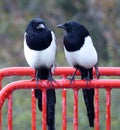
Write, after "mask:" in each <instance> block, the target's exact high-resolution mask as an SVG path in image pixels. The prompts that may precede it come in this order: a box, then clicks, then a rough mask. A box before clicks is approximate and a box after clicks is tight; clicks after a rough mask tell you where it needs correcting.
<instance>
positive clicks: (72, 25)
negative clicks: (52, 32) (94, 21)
mask: <svg viewBox="0 0 120 130" xmlns="http://www.w3.org/2000/svg"><path fill="white" fill-rule="evenodd" d="M79 27H80V24H79V23H78V22H75V21H68V22H65V23H64V24H59V25H57V28H61V29H64V30H65V31H67V32H71V31H74V30H76V29H78V28H79Z"/></svg>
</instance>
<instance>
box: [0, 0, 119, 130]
mask: <svg viewBox="0 0 120 130" xmlns="http://www.w3.org/2000/svg"><path fill="white" fill-rule="evenodd" d="M119 10H120V1H119V0H104V1H98V0H49V1H47V0H4V1H3V0H2V1H0V46H1V50H0V68H1V69H2V68H5V67H14V66H28V65H27V63H26V61H25V58H24V54H23V35H24V32H25V29H26V26H27V24H28V22H29V21H30V20H31V19H32V18H34V17H41V18H43V19H45V21H46V23H47V25H48V26H49V27H50V28H51V29H52V30H53V31H54V32H55V34H56V44H57V56H56V62H57V66H68V64H67V62H66V59H65V56H64V52H63V46H62V42H63V41H62V38H63V31H60V30H58V29H56V28H55V27H56V25H57V24H60V23H64V22H65V21H68V20H77V21H79V22H80V23H81V24H83V25H84V26H86V27H87V29H88V30H89V32H90V34H91V37H92V39H93V42H94V45H95V47H96V49H97V52H98V55H99V66H120V60H119V57H120V11H119ZM27 78H28V77H22V78H21V77H9V78H5V79H4V81H3V84H4V85H6V84H7V83H9V82H12V81H14V80H20V79H27ZM118 78H119V77H118ZM56 92H57V104H56V128H57V130H61V120H62V118H61V90H57V91H56ZM119 92H120V91H119V90H112V109H111V112H112V114H111V116H112V121H111V126H112V129H114V130H118V129H120V101H119V99H120V94H119ZM30 95H31V91H28V90H24V91H22V90H19V91H16V92H15V93H14V94H13V117H14V119H13V130H16V129H20V130H30V129H31V120H30V119H31V97H30ZM72 95H73V91H72V90H68V93H67V96H68V97H70V96H71V98H68V99H67V104H68V107H67V110H68V113H67V121H68V125H67V127H68V130H72V129H73V126H72V123H73V120H72V116H73V108H72V107H73V98H72V97H73V96H72ZM100 97H101V98H100V103H101V105H100V129H101V130H104V129H105V91H104V90H100ZM6 104H7V102H6V103H5V104H4V107H3V113H4V118H3V130H6V129H7V111H6V107H7V105H6ZM40 128H41V113H40V112H39V111H38V110H37V130H40ZM79 129H81V130H83V129H84V130H86V129H88V130H92V129H90V128H89V125H88V120H87V117H86V109H85V105H84V101H83V97H82V92H81V91H80V92H79Z"/></svg>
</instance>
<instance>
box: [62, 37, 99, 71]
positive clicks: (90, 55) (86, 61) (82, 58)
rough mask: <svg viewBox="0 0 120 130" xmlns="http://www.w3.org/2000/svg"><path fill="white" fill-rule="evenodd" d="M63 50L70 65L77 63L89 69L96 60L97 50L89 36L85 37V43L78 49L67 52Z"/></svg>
mask: <svg viewBox="0 0 120 130" xmlns="http://www.w3.org/2000/svg"><path fill="white" fill-rule="evenodd" d="M64 50H65V55H66V59H67V61H68V63H69V64H70V65H71V66H73V65H75V64H78V65H80V66H83V67H85V68H88V69H89V68H92V67H93V66H94V65H95V64H96V63H97V61H98V56H97V52H96V50H95V48H94V46H93V43H92V40H91V38H90V37H89V36H88V37H86V38H85V43H84V45H83V46H82V47H81V49H80V50H78V51H74V52H68V51H67V50H66V49H65V48H64Z"/></svg>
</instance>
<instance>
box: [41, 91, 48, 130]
mask: <svg viewBox="0 0 120 130" xmlns="http://www.w3.org/2000/svg"><path fill="white" fill-rule="evenodd" d="M46 101H47V96H46V89H42V130H46V129H47V127H46V126H47V123H46V106H47V104H46Z"/></svg>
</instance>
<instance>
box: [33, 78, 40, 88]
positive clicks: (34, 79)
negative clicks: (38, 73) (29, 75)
mask: <svg viewBox="0 0 120 130" xmlns="http://www.w3.org/2000/svg"><path fill="white" fill-rule="evenodd" d="M32 81H36V86H38V82H39V81H41V80H40V79H39V78H38V77H35V78H33V79H32Z"/></svg>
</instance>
